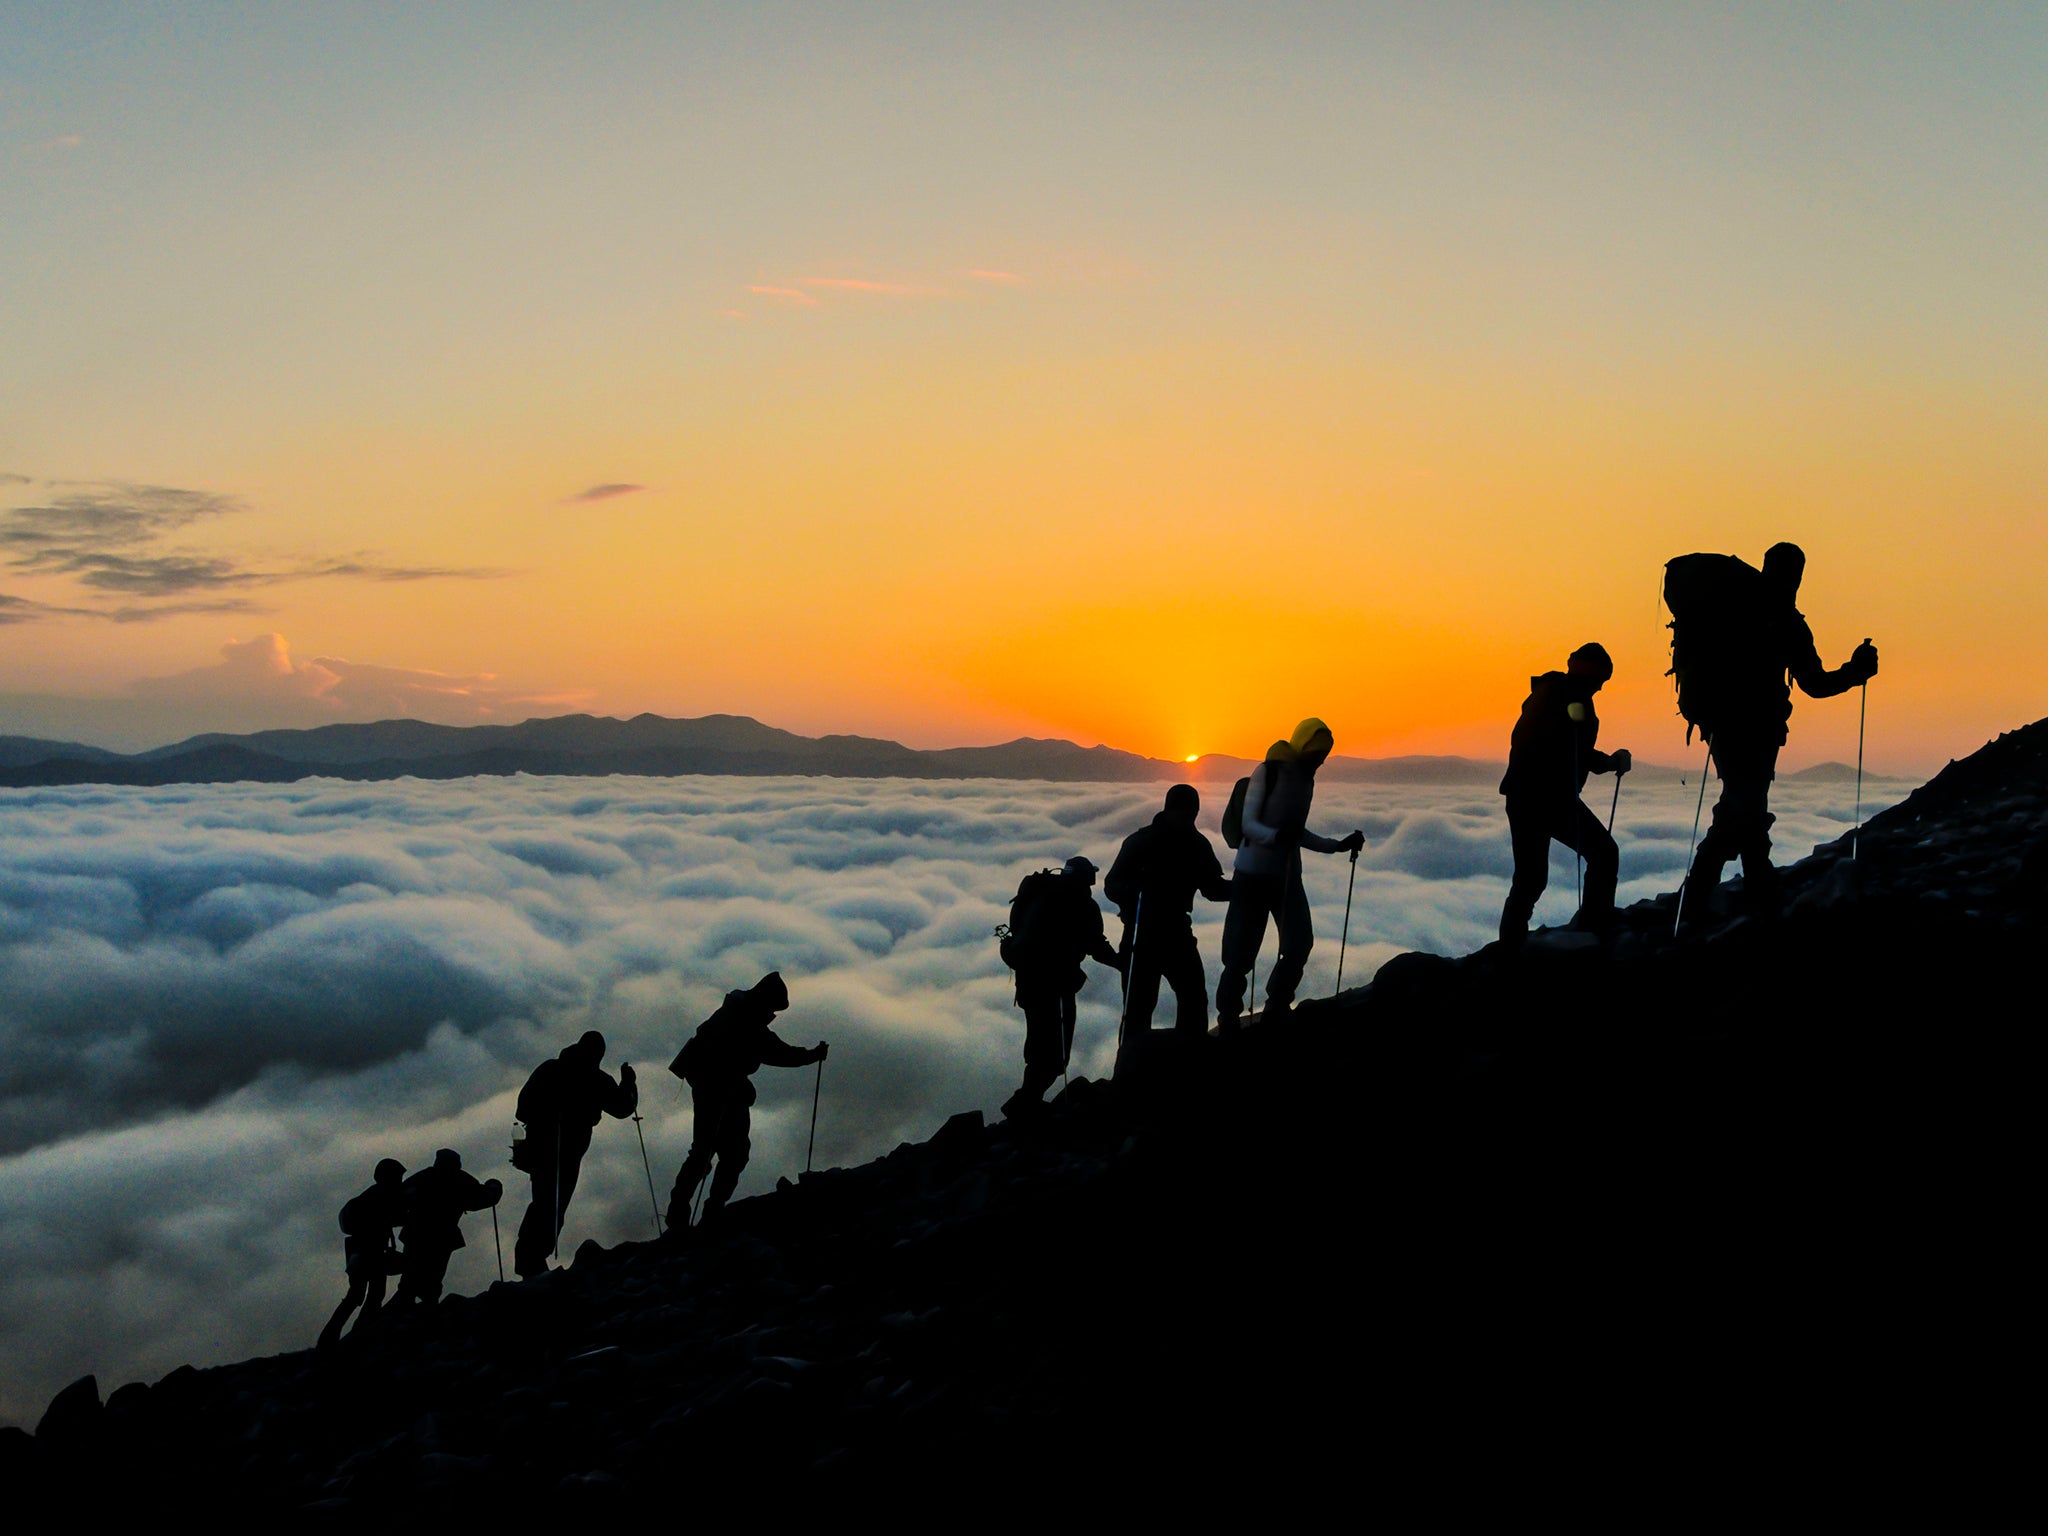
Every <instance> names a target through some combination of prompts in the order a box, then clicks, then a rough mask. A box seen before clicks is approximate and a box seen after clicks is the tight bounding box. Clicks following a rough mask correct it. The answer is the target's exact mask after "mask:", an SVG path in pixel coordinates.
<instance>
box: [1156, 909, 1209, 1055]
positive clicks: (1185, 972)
mask: <svg viewBox="0 0 2048 1536" xmlns="http://www.w3.org/2000/svg"><path fill="white" fill-rule="evenodd" d="M1165 970H1166V980H1167V983H1168V984H1169V985H1170V986H1172V988H1173V1029H1174V1033H1175V1034H1178V1035H1192V1036H1196V1037H1200V1036H1202V1035H1206V1034H1207V1033H1208V1032H1209V978H1208V975H1207V974H1206V973H1205V972H1204V971H1203V969H1202V952H1201V950H1200V949H1199V948H1198V947H1197V946H1196V943H1195V935H1194V931H1193V930H1192V929H1189V928H1183V929H1181V930H1179V931H1178V932H1177V933H1176V934H1175V935H1174V939H1173V949H1172V951H1171V953H1170V954H1169V955H1168V956H1167V957H1166V965H1165Z"/></svg>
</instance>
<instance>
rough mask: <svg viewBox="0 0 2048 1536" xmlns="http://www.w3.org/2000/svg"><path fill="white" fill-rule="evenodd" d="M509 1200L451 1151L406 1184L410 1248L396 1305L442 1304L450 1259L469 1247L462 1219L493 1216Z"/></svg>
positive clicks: (402, 1235) (405, 1230) (404, 1236)
mask: <svg viewBox="0 0 2048 1536" xmlns="http://www.w3.org/2000/svg"><path fill="white" fill-rule="evenodd" d="M504 1194H505V1186H504V1185H503V1184H500V1183H499V1182H498V1181H497V1180H496V1179H484V1180H481V1181H480V1180H478V1178H477V1177H476V1175H475V1174H472V1173H465V1172H464V1171H463V1168H462V1159H461V1157H460V1156H458V1155H457V1154H456V1153H454V1152H452V1151H450V1150H449V1149H448V1148H446V1147H443V1148H442V1149H441V1150H440V1151H438V1152H436V1153H435V1154H434V1165H433V1167H431V1168H422V1169H421V1170H420V1171H419V1172H418V1173H416V1174H414V1175H413V1176H412V1177H411V1178H409V1179H407V1180H406V1181H405V1184H404V1186H403V1195H404V1201H405V1225H404V1226H403V1227H402V1228H401V1229H400V1230H399V1234H398V1235H399V1239H400V1241H402V1242H403V1243H404V1244H405V1256H404V1262H403V1264H402V1266H401V1267H400V1269H399V1274H398V1294H397V1295H396V1296H394V1297H393V1298H392V1305H393V1306H401V1305H404V1304H405V1303H408V1302H420V1303H422V1304H424V1305H426V1306H432V1305H433V1304H434V1303H435V1302H437V1301H439V1300H440V1299H441V1282H442V1281H443V1280H444V1279H446V1278H447V1274H448V1259H449V1256H450V1255H451V1254H453V1253H454V1252H455V1250H456V1249H458V1248H462V1247H466V1246H467V1244H466V1243H465V1242H464V1241H463V1237H462V1218H463V1216H464V1215H465V1214H467V1213H468V1212H470V1211H487V1210H489V1209H490V1208H491V1207H492V1206H494V1205H496V1204H497V1203H498V1201H499V1200H501V1199H502V1198H504Z"/></svg>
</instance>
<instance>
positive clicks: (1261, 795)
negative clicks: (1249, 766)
mask: <svg viewBox="0 0 2048 1536" xmlns="http://www.w3.org/2000/svg"><path fill="white" fill-rule="evenodd" d="M1273 777H1274V775H1273V771H1272V769H1271V768H1269V767H1268V766H1267V765H1266V764H1264V763H1261V764H1260V765H1259V766H1258V767H1256V768H1254V769H1253V770H1252V781H1251V783H1250V784H1249V785H1247V786H1246V787H1245V792H1244V819H1243V822H1242V825H1243V827H1244V840H1245V841H1246V842H1248V843H1256V844H1258V845H1259V846H1260V847H1261V848H1270V847H1272V846H1273V845H1274V844H1276V843H1278V842H1279V841H1280V829H1279V828H1278V827H1276V826H1274V825H1273V824H1272V823H1271V822H1269V821H1267V820H1266V787H1267V785H1269V784H1270V783H1271V782H1272V780H1273Z"/></svg>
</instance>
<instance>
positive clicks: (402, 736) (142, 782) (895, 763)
mask: <svg viewBox="0 0 2048 1536" xmlns="http://www.w3.org/2000/svg"><path fill="white" fill-rule="evenodd" d="M1254 766H1255V764H1253V763H1252V762H1251V761H1250V760H1249V759H1243V758H1231V757H1207V758H1203V759H1200V760H1199V761H1198V762H1196V763H1193V764H1189V763H1176V762H1168V761H1166V760H1164V759H1161V758H1152V757H1141V756H1139V755H1138V754H1136V753H1132V752H1123V751H1119V750H1118V749H1116V748H1114V747H1107V746H1096V747H1083V746H1078V745H1076V744H1075V743H1073V742H1071V741H1048V740H1042V739H1037V738H1032V737H1021V738H1019V739H1018V740H1016V741H1009V742H1004V743H1002V744H1001V745H998V746H988V747H947V748H940V749H937V750H921V749H918V748H914V747H906V746H904V745H902V744H901V743H900V742H894V741H884V740H879V739H877V738H874V737H868V736H815V737H814V736H799V735H797V734H796V733H795V732H793V731H784V730H778V729H777V728H776V727H774V726H770V725H763V724H762V723H761V722H760V721H758V720H754V719H750V718H748V717H747V716H745V715H705V716H702V717H701V718H698V719H693V720H674V719H669V718H667V717H666V716H662V715H636V716H634V717H633V718H632V719H630V720H617V719H612V718H610V717H607V716H599V715H558V716H553V717H550V718H546V719H536V720H526V721H522V722H520V723H519V724H517V725H467V726H456V725H431V724H428V723H427V722H425V721H421V720H380V721H377V722H375V723H373V724H367V725H323V726H318V727H314V728H312V729H309V730H275V731H256V732H252V733H250V734H248V735H240V736H235V735H222V734H218V733H214V734H208V735H201V736H193V737H190V738H188V739H186V740H184V741H180V742H175V743H172V744H171V745H168V746H162V747H155V748H152V749H150V750H149V751H146V752H137V753H132V754H122V753H115V752H107V751H104V750H102V749H100V748H97V747H86V746H81V745H78V744H76V743H69V742H46V741H39V740H36V739H35V738H31V737H22V736H8V737H0V787H4V788H41V787H48V786H54V785H65V784H126V785H137V786H150V785H162V784H216V783H232V782H238V781H244V780H248V781H256V782H269V783H283V782H289V781H292V780H296V779H304V778H314V777H320V778H336V779H353V780H377V779H397V778H408V777H410V778H422V779H458V778H469V777H473V776H484V775H505V774H514V773H532V774H576V775H601V774H614V773H616V774H634V775H648V776H663V775H673V774H752V775H771V774H772V775H785V774H786V775H818V776H830V777H841V778H911V779H991V778H996V779H1045V780H1055V781H1062V782H1074V783H1090V782H1094V783H1131V782H1149V781H1158V780H1166V781H1172V780H1175V779H1181V778H1190V777H1193V778H1204V779H1215V778H1235V777H1238V776H1239V775H1241V774H1244V773H1249V772H1250V771H1251V769H1252V768H1253V767H1254ZM1499 774H1500V767H1499V765H1498V764H1493V763H1480V762H1474V761H1472V760H1470V759H1468V758H1455V757H1401V758H1386V759H1377V760H1375V759H1363V758H1335V759H1332V760H1331V762H1330V763H1329V765H1328V766H1327V767H1326V768H1325V770H1324V776H1325V777H1326V778H1332V779H1356V780H1375V781H1380V782H1387V783H1419V782H1429V783H1446V782H1452V783H1480V782H1484V781H1486V780H1488V779H1489V778H1498V777H1499Z"/></svg>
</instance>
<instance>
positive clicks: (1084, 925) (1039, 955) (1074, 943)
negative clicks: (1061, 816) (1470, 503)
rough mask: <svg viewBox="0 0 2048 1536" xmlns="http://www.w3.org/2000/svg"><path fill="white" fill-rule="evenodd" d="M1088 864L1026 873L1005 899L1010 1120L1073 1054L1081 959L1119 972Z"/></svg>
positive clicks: (1037, 1105)
mask: <svg viewBox="0 0 2048 1536" xmlns="http://www.w3.org/2000/svg"><path fill="white" fill-rule="evenodd" d="M1094 888H1095V866H1094V865H1093V864H1092V863H1090V862H1089V861H1088V860H1087V859H1085V858H1082V857H1081V856H1080V855H1078V854H1076V855H1075V856H1074V857H1073V858H1071V859H1069V860H1067V862H1066V864H1065V866H1064V867H1062V868H1060V869H1041V870H1038V871H1037V872H1035V873H1033V874H1029V875H1026V876H1025V877H1024V881H1023V883H1022V884H1021V885H1019V886H1018V887H1017V894H1016V896H1015V898H1014V899H1013V900H1012V901H1011V902H1010V921H1009V924H1008V926H1007V927H1006V928H1004V929H999V930H998V932H1000V933H1001V934H1002V935H1003V941H1002V956H1003V963H1004V964H1005V965H1007V966H1009V967H1010V969H1011V970H1012V971H1014V972H1016V975H1017V991H1016V998H1017V1006H1018V1007H1019V1008H1021V1009H1023V1010H1024V1081H1023V1083H1022V1084H1021V1085H1020V1086H1019V1087H1018V1089H1017V1091H1016V1092H1015V1093H1013V1094H1011V1095H1010V1097H1009V1098H1008V1099H1007V1100H1006V1101H1004V1104H1003V1116H1004V1118H1006V1119H1010V1120H1016V1119H1021V1118H1022V1117H1024V1116H1026V1115H1029V1114H1033V1113H1036V1112H1037V1111H1038V1110H1040V1109H1041V1108H1042V1107H1043V1106H1044V1103H1045V1090H1046V1089H1048V1088H1050V1087H1051V1086H1052V1080H1053V1079H1054V1078H1056V1077H1058V1076H1059V1075H1060V1074H1061V1073H1062V1072H1064V1071H1066V1069H1067V1058H1068V1057H1069V1056H1070V1055H1072V1053H1073V1049H1074V1018H1075V1006H1074V999H1075V998H1076V997H1077V996H1078V995H1079V994H1080V991H1081V988H1082V987H1083V986H1084V985H1086V984H1087V981H1088V973H1087V972H1085V971H1083V970H1082V969H1081V962H1082V960H1083V959H1088V960H1093V961H1094V962H1095V963H1096V964H1098V965H1105V966H1108V967H1109V968H1110V969H1111V970H1113V971H1121V970H1122V969H1123V968H1124V959H1123V956H1121V955H1119V954H1118V953H1117V952H1116V950H1114V949H1113V948H1111V947H1110V943H1109V939H1108V937H1107V936H1106V935H1105V934H1104V933H1103V931H1102V908H1100V907H1098V906H1097V905H1096V904H1095V897H1094V896H1093V895H1092V894H1091V893H1092V892H1093V890H1094Z"/></svg>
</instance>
